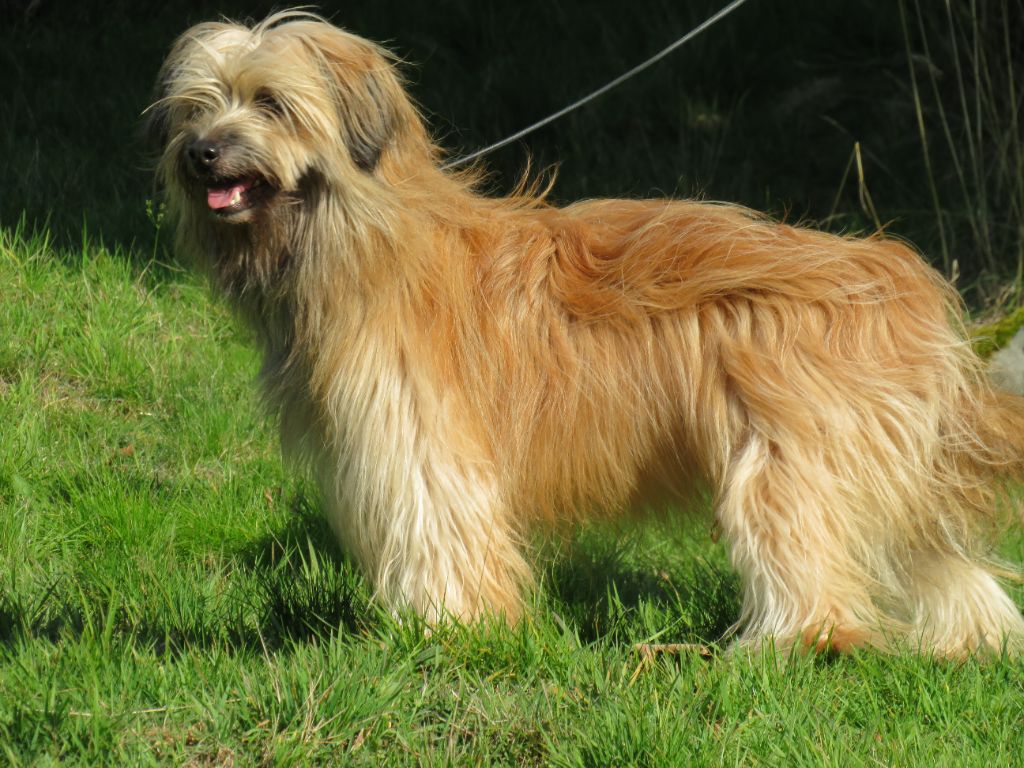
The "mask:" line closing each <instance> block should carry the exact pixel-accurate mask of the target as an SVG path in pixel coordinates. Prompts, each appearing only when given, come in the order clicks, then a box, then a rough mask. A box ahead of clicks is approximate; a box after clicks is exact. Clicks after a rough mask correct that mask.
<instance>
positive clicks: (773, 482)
mask: <svg viewBox="0 0 1024 768" xmlns="http://www.w3.org/2000/svg"><path fill="white" fill-rule="evenodd" d="M158 88H159V96H158V100H157V101H156V103H155V104H154V105H153V107H152V108H151V119H152V124H153V126H154V129H155V130H156V132H157V133H158V134H160V136H161V140H162V141H163V143H164V144H163V145H164V153H163V157H162V161H161V165H160V175H161V177H162V179H163V181H164V183H165V185H166V188H167V193H168V197H169V202H170V205H171V208H172V211H173V213H174V215H175V216H176V217H177V222H178V243H179V247H180V249H181V250H182V251H184V252H187V253H190V254H193V255H194V256H196V257H198V258H199V260H200V261H201V262H202V263H203V264H205V265H206V267H207V269H208V271H209V273H210V275H211V277H212V280H213V281H214V283H215V285H216V286H217V287H218V288H219V289H220V290H221V291H222V292H223V293H224V294H226V295H227V296H228V297H229V298H230V300H231V301H232V302H233V303H234V305H235V307H237V309H238V310H239V312H240V313H241V315H242V316H243V317H244V318H245V319H246V320H247V321H248V322H249V323H251V325H252V326H253V328H255V330H256V331H257V333H258V336H259V338H260V340H261V342H262V345H263V352H264V364H263V369H262V373H261V379H262V384H263V388H264V391H265V393H266V396H267V399H268V401H269V402H270V403H271V404H272V406H273V408H274V409H275V410H276V411H277V412H278V413H279V415H280V421H281V434H282V440H283V445H284V447H285V449H286V450H287V451H288V452H290V453H291V454H293V455H299V456H300V457H304V458H305V459H306V460H307V461H308V462H309V463H310V465H311V467H312V469H313V471H314V473H315V475H316V477H317V479H318V482H319V485H320V487H321V490H322V493H323V497H324V503H325V505H326V509H327V514H328V515H329V518H330V520H331V523H332V525H333V527H334V528H335V530H336V531H337V533H338V535H339V537H340V539H341V542H342V543H343V545H344V546H345V547H346V548H347V549H348V551H350V552H351V553H352V554H353V555H354V556H355V557H356V558H357V559H358V561H359V563H360V564H361V566H362V568H363V569H364V570H365V572H366V574H367V577H368V578H369V580H370V582H371V584H372V585H373V587H374V589H375V591H376V594H377V596H378V597H379V598H380V599H382V600H384V601H386V603H387V604H389V605H393V606H411V607H412V608H413V609H415V610H416V611H418V612H420V613H421V614H423V615H425V616H426V617H428V619H430V620H436V619H437V618H439V617H440V616H441V615H443V614H445V613H447V614H451V615H454V616H457V617H460V618H462V619H467V620H468V619H473V618H476V617H478V616H480V615H481V614H482V613H487V612H499V613H503V614H504V615H505V616H506V617H509V618H512V619H514V618H515V617H517V616H518V615H519V614H520V612H521V610H522V602H521V600H522V597H521V596H522V594H523V590H524V588H526V587H527V586H528V585H529V583H530V580H531V576H530V568H529V567H528V564H527V561H526V559H525V555H524V550H523V543H522V542H523V537H524V532H525V531H526V530H527V529H528V528H529V527H531V526H534V525H536V524H538V523H541V524H549V525H551V524H554V525H556V526H557V525H559V524H563V523H566V522H572V521H576V520H579V519H581V518H590V517H593V516H597V515H610V516H615V515H622V514H625V513H627V512H628V511H629V510H635V509H643V508H646V507H650V506H652V505H657V504H660V503H662V501H663V500H664V499H666V498H667V499H673V498H679V497H684V496H686V495H687V494H688V493H691V492H692V489H693V488H695V487H701V486H702V485H703V487H705V488H707V489H709V490H710V491H711V493H712V494H713V496H714V499H715V514H716V520H717V524H718V525H719V526H720V529H721V531H722V533H723V534H724V536H725V540H726V542H727V544H728V548H729V553H730V556H731V559H732V562H733V564H734V565H735V567H736V569H737V570H738V571H739V573H740V575H741V577H742V580H743V610H742V616H741V617H740V625H741V626H742V627H743V634H742V636H741V639H742V640H743V641H744V642H748V643H753V644H756V643H760V642H763V641H765V640H768V639H772V640H773V641H774V642H776V643H780V644H790V643H794V642H796V643H805V644H809V645H812V646H817V647H823V646H825V645H826V644H831V645H832V646H834V647H838V648H845V647H848V646H851V645H863V644H874V645H879V646H882V645H887V644H888V643H890V642H891V641H892V640H893V639H899V638H902V639H903V641H905V642H908V643H910V644H911V645H912V646H914V647H919V648H921V649H923V650H926V651H928V652H933V653H937V654H942V655H959V654H962V653H964V652H969V651H971V650H974V649H979V648H999V647H1001V646H1002V645H1003V644H1004V643H1005V644H1008V645H1009V647H1010V648H1011V650H1017V649H1020V648H1021V647H1022V645H1024V620H1022V618H1021V614H1020V612H1019V610H1018V608H1017V607H1016V606H1015V605H1014V603H1013V602H1012V601H1011V600H1010V598H1009V597H1008V596H1007V595H1006V593H1005V592H1004V591H1003V590H1002V588H1001V587H1000V586H999V584H998V583H997V580H996V575H997V574H1001V573H1003V571H1002V570H1001V569H1000V567H998V566H997V565H996V564H995V563H994V562H993V561H992V560H991V559H990V558H989V555H990V549H989V546H988V544H987V543H986V536H987V533H988V530H989V529H990V527H991V523H992V522H993V521H994V520H995V517H996V516H995V510H996V509H997V507H998V506H999V504H998V500H999V498H1000V495H1001V494H1000V489H1001V488H1002V487H1003V482H1004V480H1005V479H1006V478H1013V477H1017V476H1020V474H1021V473H1022V471H1024V461H1022V456H1024V405H1022V400H1021V399H1019V398H1013V397H1011V396H1009V395H1005V394H1000V393H997V392H995V391H993V390H992V389H990V387H989V386H988V384H987V383H986V381H985V379H984V376H983V373H982V371H981V370H980V368H979V363H978V361H977V359H976V358H975V357H974V355H973V354H972V352H971V350H970V348H969V347H968V345H967V344H965V342H964V337H963V332H962V329H961V327H960V325H959V320H958V318H959V316H960V312H961V307H960V304H959V299H958V297H957V295H956V294H955V292H954V291H953V290H952V289H951V288H950V286H949V285H948V284H946V283H945V282H944V281H943V280H942V279H941V278H940V277H939V275H938V274H937V273H936V272H934V271H933V270H932V269H931V268H929V267H928V266H926V265H925V263H924V262H923V261H922V260H921V258H920V257H919V256H917V255H916V254H915V253H914V252H913V251H912V250H911V249H910V248H908V247H907V246H905V245H903V244H901V243H899V242H895V241H893V240H889V239H885V238H878V237H876V238H868V239H857V238H849V237H837V236H834V235H829V234H824V233H821V232H816V231H811V230H809V229H802V228H797V227H792V226H786V225H783V224H778V223H775V222H773V221H769V220H767V219H765V218H764V217H762V216H759V215H757V214H756V213H752V212H750V211H748V210H744V209H741V208H738V207H735V206H730V205H718V204H708V203H699V202H691V201H676V200H645V201H639V200H593V201H587V202H581V203H577V204H575V205H570V206H568V207H565V208H556V207H552V206H549V205H548V204H546V203H544V202H543V200H541V199H539V198H538V197H537V196H535V195H530V194H525V193H524V194H520V195H517V196H513V197H510V198H503V199H492V198H487V197H484V196H481V195H479V194H477V193H476V192H475V191H474V186H473V184H474V179H473V176H472V174H465V173H463V174H457V173H452V172H446V171H445V170H442V169H441V168H440V164H439V152H438V150H437V148H436V146H435V145H434V144H433V143H432V142H431V140H430V138H429V136H428V134H427V131H426V129H425V127H424V124H423V121H422V120H421V118H420V116H419V115H418V114H417V111H416V109H415V108H414V107H413V105H412V104H411V102H410V101H409V99H408V97H407V96H406V94H405V92H404V90H403V87H402V84H401V82H400V80H399V77H398V75H397V73H396V70H395V68H394V66H393V62H392V60H391V59H390V58H389V56H388V54H387V53H386V52H384V51H383V50H381V49H380V48H378V47H377V46H375V45H374V44H372V43H370V42H368V41H366V40H363V39H361V38H359V37H356V36H354V35H351V34H348V33H346V32H343V31H341V30H339V29H337V28H335V27H333V26H331V25H329V24H328V23H326V22H324V21H322V20H320V19H318V18H316V17H313V16H310V15H308V14H302V13H295V12H291V13H285V14H278V15H276V16H273V17H271V18H269V19H267V20H266V21H264V22H262V23H259V24H256V25H255V26H252V27H246V26H241V25H236V24H231V23H209V24H200V25H198V26H196V27H194V28H192V29H190V30H189V31H188V32H186V33H185V34H184V35H183V36H182V37H181V38H180V39H179V40H178V41H177V43H176V44H175V45H174V48H173V50H172V52H171V54H170V56H169V58H168V59H167V61H166V63H165V65H164V67H163V69H162V72H161V75H160V81H159V85H158Z"/></svg>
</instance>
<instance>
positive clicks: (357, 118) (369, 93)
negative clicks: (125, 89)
mask: <svg viewBox="0 0 1024 768" xmlns="http://www.w3.org/2000/svg"><path fill="white" fill-rule="evenodd" d="M149 112H150V115H149V126H150V130H151V133H152V134H153V136H154V138H155V139H156V141H157V142H158V143H159V144H160V145H161V146H162V147H163V160H162V162H161V165H160V169H159V172H160V175H161V176H162V178H163V180H164V181H165V183H166V184H167V186H168V187H169V188H171V189H172V190H173V191H175V192H177V193H178V194H180V195H181V197H182V198H183V199H182V201H181V202H183V203H185V204H186V205H187V206H189V207H191V208H193V209H194V210H193V212H192V213H193V214H194V215H203V216H205V217H206V219H207V223H208V224H210V225H211V226H219V225H224V226H243V225H257V226H260V225H263V226H266V225H268V224H270V223H272V220H275V219H277V220H279V219H282V218H283V219H287V218H288V217H289V216H292V215H293V214H294V213H295V209H296V208H297V207H299V208H301V207H308V206H310V205H314V204H315V202H316V201H315V199H314V198H315V197H316V195H317V194H318V190H319V188H320V187H322V186H323V185H325V184H330V183H346V182H347V183H348V184H349V185H354V186H358V185H359V184H361V183H363V181H364V179H365V178H366V177H370V176H373V175H374V174H375V173H377V171H378V166H379V164H380V161H381V156H382V154H383V153H384V151H385V150H386V149H387V147H388V145H389V144H390V143H392V142H394V141H396V140H398V139H400V138H401V136H400V135H399V134H402V133H404V132H407V131H408V129H409V128H410V126H414V125H416V124H417V121H415V120H414V119H411V118H413V117H414V116H413V115H411V110H410V109H409V106H408V102H407V100H406V99H405V98H404V97H403V96H402V86H401V84H400V83H399V81H398V79H397V77H396V73H395V69H394V68H393V66H392V65H391V62H390V61H389V60H388V57H387V54H386V53H385V52H384V51H383V50H382V49H380V48H378V47H377V46H375V45H373V44H372V43H370V42H368V41H366V40H363V39H361V38H359V37H356V36H354V35H350V34H348V33H345V32H343V31H342V30H339V29H337V28H335V27H332V26H330V25H327V24H325V23H323V22H321V21H319V20H317V19H316V18H315V17H309V16H307V15H304V14H300V13H294V12H292V13H283V14H277V15H275V16H273V17H271V18H269V19H267V20H266V21H264V22H263V23H261V24H259V25H257V26H255V27H253V28H251V29H250V28H246V27H243V26H240V25H237V24H230V23H207V24H200V25H198V26H196V27H194V28H192V29H191V30H189V31H188V32H187V33H186V34H185V35H183V36H182V37H181V38H180V39H179V40H178V41H177V42H176V44H175V45H174V47H173V50H172V52H171V54H170V56H169V57H168V58H167V61H166V62H165V64H164V66H163V68H162V70H161V73H160V77H159V80H158V98H157V100H156V102H155V103H154V105H153V106H152V107H151V108H150V110H149ZM406 139H407V140H408V137H406ZM421 144H425V142H421ZM339 147H343V148H344V149H345V151H344V152H339V151H338V149H339ZM360 177H363V178H362V179H361V178H360ZM278 226H280V224H278Z"/></svg>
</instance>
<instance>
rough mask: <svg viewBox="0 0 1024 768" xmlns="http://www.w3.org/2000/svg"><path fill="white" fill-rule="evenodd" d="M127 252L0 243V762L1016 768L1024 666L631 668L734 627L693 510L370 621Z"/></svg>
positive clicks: (1019, 544) (715, 551)
mask: <svg viewBox="0 0 1024 768" xmlns="http://www.w3.org/2000/svg"><path fill="white" fill-rule="evenodd" d="M140 263H144V260H143V259H140V258H128V257H127V254H124V253H116V252H115V253H111V252H108V251H106V250H103V249H102V248H99V247H95V246H85V247H83V248H81V249H80V250H78V251H73V252H69V251H67V250H61V251H55V250H54V249H53V248H52V247H51V246H50V245H49V244H48V242H47V241H46V239H45V238H44V237H41V236H28V235H24V234H22V233H15V232H12V231H11V230H0V425H2V427H0V762H5V763H9V764H12V765H52V764H56V763H58V762H60V763H67V764H71V765H74V764H81V765H90V766H93V765H116V766H124V765H147V764H162V765H183V764H186V765H192V766H203V765H311V764H353V765H381V764H385V765H565V766H613V765H616V766H618V765H649V766H665V765H681V766H685V765H721V764H742V765H757V764H763V765H814V766H818V765H841V766H849V765H907V766H917V765H928V766H943V765H950V766H954V765H956V766H961V765H986V766H996V765H998V766H1004V765H1013V764H1022V757H1021V755H1022V754H1024V662H1022V661H1006V660H997V661H992V662H989V663H979V662H975V661H968V662H966V663H963V664H952V663H938V662H935V661H931V660H928V659H925V658H921V657H918V656H913V655H905V656H883V655H880V654H875V653H858V654H855V655H852V656H847V657H842V658H836V659H825V658H794V659H790V660H781V661H780V660H778V659H775V658H774V657H771V656H766V657H763V658H762V657H757V658H753V659H750V658H744V657H740V656H738V657H729V656H724V655H721V654H718V655H716V656H715V657H714V658H712V659H710V660H709V659H704V658H701V657H700V656H698V655H696V654H692V655H688V654H684V655H682V656H660V657H657V658H655V659H653V660H650V661H645V660H644V659H643V658H642V657H641V656H640V655H639V654H638V653H637V652H636V650H635V645H636V644H637V643H640V642H645V641H654V642H659V643H669V642H702V643H711V644H714V643H715V642H716V641H717V640H718V638H720V637H721V635H722V633H723V632H724V631H725V629H726V628H727V627H728V625H729V624H730V623H731V622H732V621H733V619H734V618H735V616H736V613H737V609H738V597H737V581H736V577H735V575H734V574H733V573H732V572H731V571H730V570H729V568H728V566H727V563H726V559H725V557H724V554H723V552H722V549H721V548H720V547H719V546H716V545H713V544H711V542H710V541H709V536H708V521H707V519H705V518H701V517H699V516H698V517H696V518H693V519H691V520H690V521H689V522H684V523H681V524H678V525H677V526H675V527H673V528H670V527H668V526H667V525H660V526H653V527H651V528H645V529H641V530H637V531H627V532H625V533H624V534H623V532H621V531H607V530H600V529H592V530H585V531H582V532H581V533H580V535H579V536H578V537H576V538H575V539H574V540H572V541H570V542H568V543H566V544H564V545H562V546H560V547H550V548H549V549H550V550H551V551H550V552H549V553H548V554H547V555H545V556H544V557H542V558H539V559H540V562H541V566H540V568H541V574H542V587H541V589H540V590H539V591H538V594H537V595H536V596H535V598H534V599H533V604H532V605H531V607H530V609H529V611H528V614H527V618H526V620H525V621H524V622H523V623H522V624H521V625H520V626H518V627H516V628H511V629H510V628H507V627H504V626H499V627H494V626H491V627H473V628H465V627H458V626H449V627H442V628H441V629H439V630H438V631H436V632H434V633H433V634H431V635H429V636H428V635H426V634H425V633H424V628H423V626H422V625H421V624H419V623H418V622H417V621H416V620H415V619H414V618H412V617H409V616H405V617H402V618H401V620H396V619H395V618H393V617H391V616H390V615H388V614H386V613H382V612H381V611H379V610H377V608H376V607H375V606H374V605H372V604H371V603H370V602H369V600H368V593H367V588H366V585H365V583H364V582H363V580H362V578H361V577H360V576H359V574H358V573H357V571H356V570H355V569H354V568H353V567H352V566H351V564H349V563H348V562H347V561H346V560H345V559H344V558H343V557H342V555H341V554H340V553H339V551H338V549H337V547H336V546H335V544H334V543H333V541H332V540H331V537H330V535H329V533H328V531H327V529H326V527H325V525H324V523H323V521H322V520H321V518H320V514H319V510H318V503H317V501H316V499H315V497H314V496H313V495H312V494H311V493H310V491H309V489H308V488H307V486H306V485H305V484H304V483H303V481H301V480H299V479H295V478H293V477H291V476H290V474H289V473H287V472H286V471H285V470H284V468H283V467H282V465H281V462H280V460H279V458H278V453H277V447H276V442H275V438H274V436H273V429H272V427H271V425H269V424H268V423H267V421H266V420H265V419H264V417H263V416H262V415H261V413H260V410H259V407H258V403H257V398H256V394H255V391H254V388H253V387H252V382H251V379H252V378H253V376H254V373H255V370H256V366H257V360H256V356H255V353H254V352H253V350H252V348H251V345H250V343H249V341H250V340H249V339H247V338H246V335H245V333H243V332H241V331H240V330H239V329H238V328H237V327H236V325H235V324H234V323H233V322H232V321H231V320H230V318H229V317H228V316H227V314H226V312H225V311H224V309H223V308H222V307H220V306H219V305H216V304H212V303H211V302H210V301H209V299H208V297H207V293H206V291H205V289H204V287H203V286H202V285H201V284H200V283H199V282H198V281H197V280H196V279H195V278H193V277H192V276H190V275H188V274H184V273H182V272H180V271H177V270H175V269H174V268H171V267H168V266H162V265H159V264H156V263H149V264H148V266H145V267H139V266H133V265H138V264H140ZM1006 554H1007V555H1008V556H1009V557H1011V558H1013V559H1015V560H1017V561H1020V560H1024V540H1022V539H1021V536H1020V535H1019V533H1015V534H1014V535H1013V536H1012V538H1011V540H1010V541H1009V542H1008V543H1007V544H1006ZM1014 596H1015V599H1016V600H1017V601H1018V603H1022V602H1024V594H1022V591H1021V590H1020V589H1019V588H1018V589H1015V591H1014Z"/></svg>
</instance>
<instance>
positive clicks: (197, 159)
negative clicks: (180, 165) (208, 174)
mask: <svg viewBox="0 0 1024 768" xmlns="http://www.w3.org/2000/svg"><path fill="white" fill-rule="evenodd" d="M220 152H221V147H220V144H219V143H217V142H216V141H210V140H209V139H197V140H196V141H193V142H192V143H191V144H190V145H189V147H188V159H189V161H190V162H191V163H192V167H193V168H195V169H196V170H197V171H209V170H210V169H212V168H213V166H214V165H216V164H217V161H218V160H219V159H220Z"/></svg>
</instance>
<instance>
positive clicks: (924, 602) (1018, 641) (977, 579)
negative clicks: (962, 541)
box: [910, 549, 1024, 657]
mask: <svg viewBox="0 0 1024 768" xmlns="http://www.w3.org/2000/svg"><path fill="white" fill-rule="evenodd" d="M911 567H912V571H911V574H910V593H911V597H912V599H913V606H912V609H913V612H914V617H913V628H912V634H911V642H912V643H916V644H917V645H918V646H919V647H920V650H922V651H931V652H933V653H935V654H936V655H938V656H949V657H959V656H963V655H965V654H967V653H970V652H972V651H976V650H994V651H999V650H1001V649H1002V648H1003V647H1004V645H1005V646H1006V648H1007V650H1008V651H1016V652H1018V653H1019V652H1021V651H1024V618H1022V617H1021V613H1020V610H1019V609H1018V608H1017V606H1016V605H1014V603H1013V601H1012V600H1011V599H1010V597H1009V595H1007V594H1006V592H1005V591H1004V590H1003V588H1002V587H1001V586H1000V585H999V583H998V582H997V581H996V579H995V577H994V576H993V575H992V573H990V572H989V570H988V569H987V568H985V567H984V566H983V565H981V564H979V563H976V562H972V561H971V560H969V559H968V558H967V557H965V556H963V555H960V554H957V553H954V552H949V551H939V550H937V549H933V550H930V551H927V552H917V553H915V554H914V556H913V561H912V566H911Z"/></svg>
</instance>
